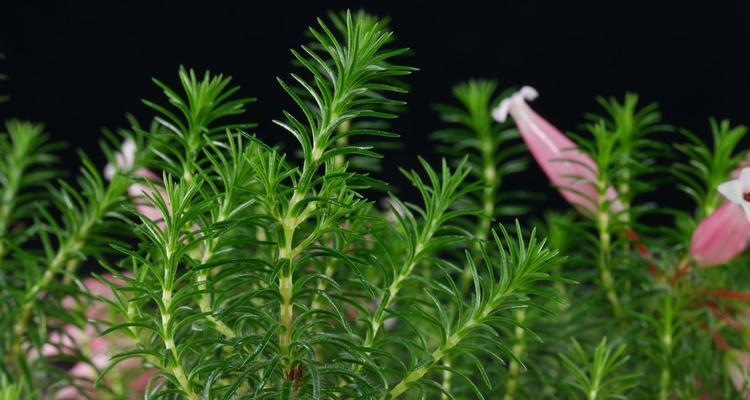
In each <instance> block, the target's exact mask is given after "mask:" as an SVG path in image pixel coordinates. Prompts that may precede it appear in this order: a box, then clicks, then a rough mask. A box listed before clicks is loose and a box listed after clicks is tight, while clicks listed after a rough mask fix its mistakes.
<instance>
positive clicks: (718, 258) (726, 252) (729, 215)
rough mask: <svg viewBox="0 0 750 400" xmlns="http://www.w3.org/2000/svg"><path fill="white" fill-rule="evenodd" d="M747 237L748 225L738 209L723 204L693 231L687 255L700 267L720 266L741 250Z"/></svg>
mask: <svg viewBox="0 0 750 400" xmlns="http://www.w3.org/2000/svg"><path fill="white" fill-rule="evenodd" d="M748 237H750V222H748V220H747V217H745V212H744V211H743V210H742V207H741V206H740V205H738V204H735V203H732V202H725V203H724V204H722V205H721V207H719V208H718V209H716V211H714V212H713V213H712V214H711V215H709V216H708V217H706V218H705V219H703V221H701V222H700V224H698V226H697V227H696V228H695V231H693V237H692V238H691V240H690V255H691V256H692V257H693V258H694V259H695V260H696V262H697V263H698V265H699V266H701V267H712V266H716V265H721V264H724V263H726V262H727V261H729V260H731V259H732V258H734V257H736V256H737V255H738V254H740V253H741V252H742V251H743V250H745V248H746V247H747V245H748Z"/></svg>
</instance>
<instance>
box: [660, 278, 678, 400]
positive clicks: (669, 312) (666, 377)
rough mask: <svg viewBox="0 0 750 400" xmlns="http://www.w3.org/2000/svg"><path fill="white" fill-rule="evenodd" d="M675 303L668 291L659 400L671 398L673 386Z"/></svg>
mask: <svg viewBox="0 0 750 400" xmlns="http://www.w3.org/2000/svg"><path fill="white" fill-rule="evenodd" d="M674 311H675V310H674V303H673V299H672V291H671V290H670V291H668V292H667V295H666V296H664V310H663V311H662V332H661V343H662V346H663V351H664V353H663V357H664V359H663V360H662V365H661V379H660V380H659V400H667V399H669V398H670V396H669V390H670V387H671V377H672V374H671V368H670V360H671V359H672V348H673V347H674V343H673V337H672V330H673V328H672V326H673V323H674Z"/></svg>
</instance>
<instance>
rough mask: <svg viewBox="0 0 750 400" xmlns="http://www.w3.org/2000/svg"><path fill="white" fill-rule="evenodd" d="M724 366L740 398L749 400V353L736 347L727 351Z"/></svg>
mask: <svg viewBox="0 0 750 400" xmlns="http://www.w3.org/2000/svg"><path fill="white" fill-rule="evenodd" d="M724 368H726V370H727V373H728V374H729V379H730V380H731V381H732V385H733V386H734V388H735V389H737V392H739V393H740V396H741V398H742V399H746V400H750V354H748V353H747V352H745V351H742V350H737V349H731V350H729V351H727V352H726V355H725V358H724Z"/></svg>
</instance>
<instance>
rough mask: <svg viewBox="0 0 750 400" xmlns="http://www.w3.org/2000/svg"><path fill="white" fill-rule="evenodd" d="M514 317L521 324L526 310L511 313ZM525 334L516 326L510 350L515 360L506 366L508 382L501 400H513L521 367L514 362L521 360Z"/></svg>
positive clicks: (524, 345)
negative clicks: (517, 359)
mask: <svg viewBox="0 0 750 400" xmlns="http://www.w3.org/2000/svg"><path fill="white" fill-rule="evenodd" d="M513 314H514V316H515V319H516V321H518V322H519V323H521V324H522V323H523V321H524V320H525V319H526V309H520V310H517V311H516V312H514V313H513ZM525 333H526V331H524V330H523V328H521V327H520V326H516V329H515V332H514V337H513V338H514V342H515V343H514V344H513V348H512V352H513V355H514V356H515V358H513V359H511V360H510V365H509V366H508V375H509V376H508V381H507V383H506V384H505V396H504V397H503V400H513V396H514V395H515V393H516V388H517V387H518V376H519V373H520V371H521V365H520V364H519V363H518V361H516V358H519V359H520V358H521V356H522V355H523V352H524V350H525V347H526V340H525Z"/></svg>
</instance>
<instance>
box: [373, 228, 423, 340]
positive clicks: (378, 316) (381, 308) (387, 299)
mask: <svg viewBox="0 0 750 400" xmlns="http://www.w3.org/2000/svg"><path fill="white" fill-rule="evenodd" d="M433 234H434V231H433V229H431V227H428V228H427V232H426V235H422V236H420V238H423V239H421V240H419V241H417V244H416V246H415V247H414V254H413V255H412V256H411V257H409V259H408V260H407V263H406V265H405V266H404V268H402V269H401V271H400V272H399V274H398V275H397V276H396V278H395V279H394V280H393V282H391V284H390V285H389V286H388V289H386V291H385V292H383V295H382V296H381V298H380V300H379V302H378V308H377V310H375V313H373V315H372V318H370V321H369V325H370V329H369V330H368V331H367V336H365V341H364V344H363V346H364V347H365V348H370V347H372V345H373V344H374V343H375V338H376V336H377V335H378V331H379V330H380V327H381V326H382V325H383V321H384V320H385V316H386V312H385V310H387V309H388V307H390V306H391V304H393V301H394V300H395V299H396V295H397V294H398V292H399V290H401V284H402V283H403V282H404V281H405V280H406V279H407V278H408V277H409V275H411V273H412V271H414V267H416V266H417V263H418V262H419V259H420V255H421V253H422V250H423V249H424V247H425V245H426V243H427V242H429V241H430V239H431V238H432V235H433Z"/></svg>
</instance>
